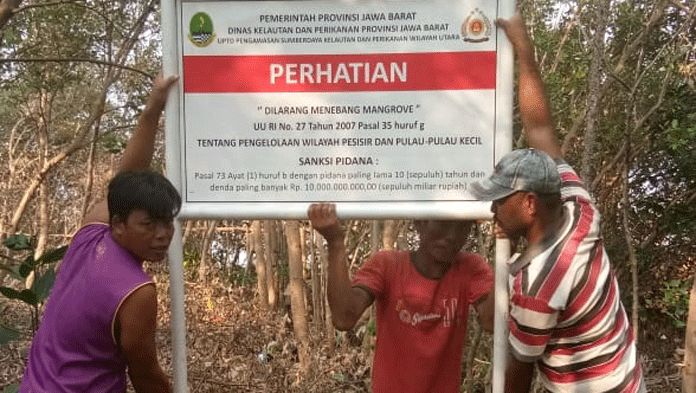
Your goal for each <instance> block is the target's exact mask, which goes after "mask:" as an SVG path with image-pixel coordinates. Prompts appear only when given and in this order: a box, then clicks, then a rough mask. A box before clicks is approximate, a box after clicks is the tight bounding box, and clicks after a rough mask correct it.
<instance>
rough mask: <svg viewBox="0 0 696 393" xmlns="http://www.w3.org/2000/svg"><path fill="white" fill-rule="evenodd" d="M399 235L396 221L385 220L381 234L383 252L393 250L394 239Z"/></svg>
mask: <svg viewBox="0 0 696 393" xmlns="http://www.w3.org/2000/svg"><path fill="white" fill-rule="evenodd" d="M398 233H399V221H398V220H385V221H384V229H383V233H382V248H383V249H385V250H393V249H394V245H395V244H396V237H397V235H398Z"/></svg>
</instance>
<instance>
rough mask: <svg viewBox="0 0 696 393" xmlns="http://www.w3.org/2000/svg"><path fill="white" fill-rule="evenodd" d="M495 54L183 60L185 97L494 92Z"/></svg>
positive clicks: (233, 57)
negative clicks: (261, 94) (440, 91)
mask: <svg viewBox="0 0 696 393" xmlns="http://www.w3.org/2000/svg"><path fill="white" fill-rule="evenodd" d="M495 59H496V53H495V52H493V51H491V52H488V51H487V52H436V53H384V54H351V55H277V56H185V57H184V59H183V66H184V67H183V70H184V91H185V92H186V93H251V92H261V93H279V92H346V91H424V90H476V89H494V88H495V69H496V67H495V65H496V63H495V61H496V60H495Z"/></svg>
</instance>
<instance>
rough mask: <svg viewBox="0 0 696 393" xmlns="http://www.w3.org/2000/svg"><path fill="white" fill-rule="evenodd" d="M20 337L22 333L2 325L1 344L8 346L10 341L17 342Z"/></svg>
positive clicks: (0, 328)
mask: <svg viewBox="0 0 696 393" xmlns="http://www.w3.org/2000/svg"><path fill="white" fill-rule="evenodd" d="M20 336H21V333H20V332H18V331H16V330H14V329H10V328H8V327H6V326H2V325H0V344H7V343H8V342H10V341H13V340H17V339H18V338H19V337H20Z"/></svg>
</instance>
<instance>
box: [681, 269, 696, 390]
mask: <svg viewBox="0 0 696 393" xmlns="http://www.w3.org/2000/svg"><path fill="white" fill-rule="evenodd" d="M682 391H683V393H696V277H694V283H693V285H692V286H691V296H690V297H689V318H688V319H687V321H686V339H685V348H684V368H683V369H682Z"/></svg>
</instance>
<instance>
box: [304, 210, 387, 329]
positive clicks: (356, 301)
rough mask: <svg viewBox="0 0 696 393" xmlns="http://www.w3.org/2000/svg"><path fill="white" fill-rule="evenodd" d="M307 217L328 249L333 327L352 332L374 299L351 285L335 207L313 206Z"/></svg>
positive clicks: (328, 287)
mask: <svg viewBox="0 0 696 393" xmlns="http://www.w3.org/2000/svg"><path fill="white" fill-rule="evenodd" d="M307 214H308V216H309V219H310V221H311V222H312V226H313V227H314V229H316V230H317V232H319V233H320V234H321V235H322V236H323V237H324V239H326V242H327V244H328V248H329V271H328V276H329V277H328V285H327V297H328V300H329V307H330V308H331V317H332V319H333V324H334V326H335V327H336V329H338V330H350V329H352V328H353V327H354V326H355V324H356V322H358V319H360V316H361V315H362V313H363V312H364V311H365V309H367V308H368V307H369V306H370V305H371V304H372V302H373V301H374V299H373V298H372V295H371V294H369V293H368V292H367V291H366V290H364V289H362V288H357V287H353V286H352V284H351V282H350V277H349V275H348V266H347V265H346V247H345V245H344V244H343V240H344V234H343V230H342V229H341V226H340V224H339V222H338V216H337V215H336V205H334V204H330V203H319V204H312V205H311V206H310V207H309V210H308V212H307Z"/></svg>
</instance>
